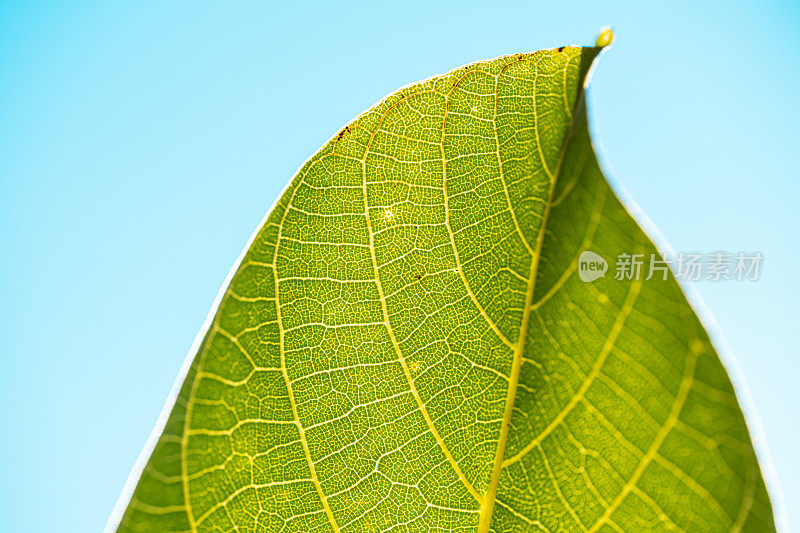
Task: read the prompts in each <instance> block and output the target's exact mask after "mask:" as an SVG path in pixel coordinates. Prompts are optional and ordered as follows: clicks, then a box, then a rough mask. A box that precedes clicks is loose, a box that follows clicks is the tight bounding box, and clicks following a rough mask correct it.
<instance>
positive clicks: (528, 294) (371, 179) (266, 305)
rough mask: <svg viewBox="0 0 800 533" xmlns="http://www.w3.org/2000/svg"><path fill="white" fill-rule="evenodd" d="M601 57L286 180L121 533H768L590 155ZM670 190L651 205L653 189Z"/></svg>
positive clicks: (455, 87) (384, 113)
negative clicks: (592, 80) (598, 266)
mask: <svg viewBox="0 0 800 533" xmlns="http://www.w3.org/2000/svg"><path fill="white" fill-rule="evenodd" d="M598 52H599V48H580V47H565V48H559V49H553V50H544V51H541V52H537V53H534V54H520V55H514V56H507V57H502V58H498V59H495V60H492V61H488V62H479V63H475V64H472V65H469V66H466V67H463V68H461V69H458V70H456V71H453V72H451V73H449V74H446V75H443V76H440V77H436V78H432V79H430V80H427V81H424V82H421V83H418V84H416V85H412V86H410V87H407V88H405V89H402V90H400V91H398V92H397V93H394V94H392V95H390V96H389V97H387V98H386V99H384V100H383V101H381V102H380V103H378V104H377V105H376V106H375V107H373V108H372V109H370V110H369V111H367V112H366V113H364V114H363V115H361V116H360V117H358V118H357V119H356V120H355V121H353V122H352V123H351V124H349V125H348V126H347V127H346V128H345V129H343V130H342V131H341V132H340V133H339V134H338V135H336V136H335V137H334V138H333V139H331V141H330V142H328V143H327V144H326V145H325V146H324V147H323V148H322V149H321V150H320V151H319V152H318V153H317V154H316V155H315V156H314V157H312V158H311V159H310V160H309V162H308V163H307V164H306V165H305V166H304V167H303V168H302V169H301V170H300V172H299V173H298V175H297V176H296V177H295V178H294V179H293V180H292V182H291V184H290V186H289V187H288V189H287V190H286V192H285V193H284V195H283V196H282V197H281V199H280V200H279V202H278V203H277V205H276V207H275V208H274V210H273V211H272V212H271V214H270V215H269V217H268V218H267V220H266V222H265V224H264V226H263V227H262V228H261V229H260V231H259V233H258V234H257V236H256V238H255V240H254V242H253V244H252V246H251V247H250V249H249V250H248V251H247V252H246V254H245V256H244V259H243V261H242V263H241V265H240V266H239V268H238V270H237V272H236V273H235V275H234V277H233V279H232V281H231V283H230V286H229V287H228V288H227V292H226V293H225V296H224V298H223V299H222V302H221V304H220V307H219V309H218V310H217V312H216V315H215V317H214V319H213V322H212V325H211V327H210V329H209V331H208V333H207V334H206V336H205V339H204V341H203V342H202V344H201V345H200V348H199V350H198V353H197V354H196V355H195V358H194V360H193V362H192V365H191V367H190V369H189V371H188V375H187V377H186V380H185V382H184V384H183V387H182V388H181V390H180V393H179V395H178V398H177V401H176V403H175V405H174V407H173V409H172V412H171V414H170V416H169V418H168V420H167V422H166V426H165V428H164V431H163V433H162V435H161V437H160V439H159V440H158V442H157V444H156V447H155V449H154V451H153V453H152V455H151V457H150V459H149V461H148V462H147V464H146V466H145V468H144V470H143V472H142V473H141V476H140V478H139V481H138V484H137V485H136V488H135V490H134V492H133V494H132V495H131V496H130V499H129V500H128V501H127V502H126V503H127V507H126V508H125V512H124V514H123V515H122V516H121V521H120V523H119V524H118V530H119V531H124V532H138V531H142V532H144V531H147V532H151V531H188V532H201V531H202V532H205V531H225V532H233V531H237V532H256V531H269V532H272V531H276V532H290V531H302V532H307V531H315V532H323V531H336V532H338V531H353V532H362V531H366V532H369V531H384V532H410V531H464V532H467V531H470V532H473V531H479V532H487V531H496V532H500V531H503V532H508V531H520V532H522V531H546V532H549V531H552V532H555V531H589V532H594V531H601V530H602V531H614V530H616V531H657V530H664V531H703V532H709V531H744V530H746V531H758V532H763V531H769V530H773V529H774V522H773V518H772V510H771V506H770V501H769V498H768V495H767V492H766V490H765V486H764V482H763V479H762V476H761V472H760V469H759V465H758V462H757V460H756V456H755V454H754V451H753V447H752V445H751V442H750V437H749V434H748V430H747V426H746V424H745V421H744V418H743V416H742V412H741V410H740V408H739V405H738V402H737V400H736V397H735V395H734V391H733V389H732V387H731V383H730V381H729V378H728V376H727V374H726V372H725V370H724V368H723V366H722V364H721V363H720V360H719V358H718V356H717V354H716V352H715V350H714V348H713V347H712V345H711V344H710V343H709V340H708V337H707V335H706V333H705V331H704V329H703V327H702V326H701V325H700V323H699V322H698V319H697V317H696V316H695V314H694V312H693V311H692V308H691V307H690V306H689V304H688V303H687V301H686V299H685V297H684V296H683V294H682V292H681V290H680V288H679V286H678V284H677V283H676V282H675V280H674V279H673V278H672V277H671V276H668V278H667V279H662V275H661V273H660V272H659V273H657V274H656V275H654V276H652V277H650V279H646V278H647V272H642V275H641V276H640V277H638V279H637V278H634V279H624V280H615V279H613V274H611V275H607V276H606V277H604V278H601V279H598V280H596V281H594V282H592V283H583V282H582V281H581V280H580V279H579V277H578V275H577V260H578V256H579V254H580V253H581V251H583V250H586V249H591V250H593V251H594V252H596V253H598V254H600V255H602V256H604V257H606V258H615V257H616V256H618V255H619V254H621V253H628V254H634V253H639V254H644V257H649V256H650V254H655V256H656V257H658V252H657V251H656V249H655V248H654V247H653V245H652V243H651V241H650V240H649V239H648V238H647V236H646V235H645V234H644V233H643V232H642V230H641V229H640V228H639V226H638V225H637V224H636V222H635V221H634V220H633V219H632V218H631V216H630V215H629V214H628V213H627V211H626V210H625V209H624V207H623V206H622V205H621V204H620V202H619V201H618V200H617V198H616V196H615V195H614V193H613V191H611V190H610V188H609V186H608V184H607V182H606V180H605V178H604V177H603V175H602V173H601V171H600V169H599V167H598V164H597V160H596V157H595V155H594V152H593V150H592V146H591V142H590V138H589V132H588V127H587V122H586V109H585V104H584V100H583V94H582V91H583V85H584V81H585V78H586V75H587V72H588V69H589V67H590V66H591V64H592V62H593V61H594V59H595V57H596V55H597V54H598ZM662 185H663V186H667V185H666V184H662Z"/></svg>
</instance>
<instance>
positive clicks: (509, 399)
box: [478, 90, 584, 533]
mask: <svg viewBox="0 0 800 533" xmlns="http://www.w3.org/2000/svg"><path fill="white" fill-rule="evenodd" d="M583 96H584V93H583V90H581V93H580V95H579V96H578V100H577V102H576V104H575V109H576V110H577V112H576V113H574V115H573V117H572V120H571V121H570V125H569V127H568V128H567V133H566V136H565V137H564V145H563V146H562V148H561V153H560V154H559V157H558V163H557V165H556V170H555V172H554V173H553V174H552V177H551V180H550V182H551V183H550V190H549V191H548V195H547V202H546V203H545V208H544V213H543V214H542V224H541V226H540V227H539V233H538V235H537V236H536V247H535V248H534V255H533V257H532V258H531V268H530V274H529V277H528V288H527V291H528V293H527V295H526V297H525V310H524V312H523V314H522V323H521V324H520V329H519V336H518V337H517V346H516V348H515V349H514V355H513V359H512V363H511V374H510V377H509V383H508V392H507V393H506V402H505V411H504V413H503V421H502V424H501V426H500V437H499V439H498V441H497V450H496V452H495V457H494V465H493V467H492V477H491V478H490V480H489V487H488V488H487V490H486V493H485V494H484V497H483V502H482V504H481V509H480V516H479V519H478V533H488V531H489V528H490V527H491V524H492V515H493V512H494V505H495V501H496V500H497V489H498V487H499V485H500V475H501V474H502V472H503V457H504V456H505V451H506V444H507V442H508V432H509V428H510V427H511V415H512V414H513V412H514V400H515V399H516V396H517V385H518V384H519V373H520V369H521V368H522V354H523V352H524V351H525V340H526V339H527V337H528V325H529V323H530V317H531V313H532V312H533V309H532V308H533V293H534V290H535V288H536V276H537V274H538V270H539V262H540V259H541V256H542V245H543V244H544V234H545V229H546V228H547V222H548V219H549V216H550V208H551V206H552V204H553V196H554V193H555V190H556V184H557V182H558V177H559V175H560V174H561V166H562V164H563V162H564V157H565V155H566V153H567V147H568V146H569V144H570V140H571V138H572V131H573V128H574V126H575V122H576V121H577V120H578V118H579V117H580V115H581V113H582V110H581V106H582V105H583ZM537 120H538V118H537ZM537 131H538V130H537ZM537 137H538V134H537ZM543 159H544V158H542V160H543ZM542 162H543V164H544V160H543V161H542ZM544 165H545V167H544V168H545V170H546V169H547V167H546V164H544Z"/></svg>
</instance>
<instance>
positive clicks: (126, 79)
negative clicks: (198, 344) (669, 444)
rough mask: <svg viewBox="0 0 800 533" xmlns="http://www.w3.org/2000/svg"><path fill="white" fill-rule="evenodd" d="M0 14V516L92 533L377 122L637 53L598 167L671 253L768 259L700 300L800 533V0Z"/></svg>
mask: <svg viewBox="0 0 800 533" xmlns="http://www.w3.org/2000/svg"><path fill="white" fill-rule="evenodd" d="M201 4H202V3H197V2H185V3H181V2H175V3H172V2H170V3H162V2H159V3H156V2H136V3H127V4H123V3H112V2H102V3H101V2H96V3H88V2H57V1H53V2H14V1H11V0H6V1H4V2H0V253H1V254H2V256H0V257H1V260H0V274H2V275H1V276H0V296H2V300H0V302H1V303H0V320H2V323H3V334H2V335H0V356H2V365H3V371H2V373H0V395H1V396H0V404H2V419H3V421H4V427H5V429H6V432H7V433H8V434H7V435H6V436H5V437H4V438H3V439H0V452H1V453H2V457H3V458H4V466H3V468H2V475H0V523H2V529H4V530H8V531H61V532H72V531H75V532H78V531H98V530H100V529H101V528H102V527H103V525H104V523H105V521H106V519H107V517H108V515H109V513H110V512H111V509H112V507H113V505H114V502H115V500H116V499H117V497H118V495H119V493H120V490H121V489H122V485H123V483H124V480H125V478H126V476H127V474H128V472H129V470H130V468H131V466H132V465H133V462H134V460H135V459H136V456H137V455H138V453H139V451H140V449H141V447H142V446H143V444H144V442H145V440H146V439H147V436H148V434H149V432H150V430H151V428H152V426H153V424H154V423H155V421H156V418H157V417H158V414H159V412H160V410H161V407H162V404H163V402H164V400H165V398H166V396H167V393H168V392H169V390H170V387H171V385H172V381H173V379H174V378H175V376H176V374H177V372H178V369H179V368H180V366H181V363H182V361H183V358H184V356H185V354H186V352H187V350H188V349H189V346H190V345H191V343H192V340H193V339H194V336H195V334H196V333H197V331H198V330H199V328H200V326H201V324H202V322H203V319H204V317H205V315H206V313H207V312H208V309H209V308H210V306H211V303H212V301H213V299H214V296H215V294H216V293H217V291H218V289H219V286H220V284H221V283H222V281H223V279H224V278H225V275H226V274H227V272H228V269H229V268H230V266H231V265H232V264H233V262H234V260H235V259H236V257H237V256H238V254H239V252H240V251H241V248H242V247H243V246H244V245H245V243H246V241H247V239H248V237H249V236H250V233H251V232H252V230H253V228H254V227H255V226H256V225H257V223H258V222H259V220H260V219H261V218H262V216H263V215H264V212H265V211H266V210H267V209H268V208H269V206H270V205H271V204H272V202H273V201H274V199H275V197H276V196H277V195H278V193H279V192H280V190H281V189H282V188H283V186H284V184H285V183H286V182H287V180H289V179H290V178H291V176H292V175H293V174H294V172H295V171H296V169H297V168H298V167H299V165H300V164H301V163H302V162H303V161H304V160H305V159H306V158H307V157H308V156H309V155H310V154H312V153H313V152H314V151H315V150H317V149H318V148H319V147H320V146H321V145H322V143H323V142H324V141H325V140H327V139H328V137H330V136H331V135H332V134H333V133H335V132H336V131H338V129H339V128H340V127H341V126H342V125H343V124H345V123H346V122H348V121H349V120H350V119H352V118H353V117H354V116H355V115H357V114H358V113H359V112H361V111H362V110H364V109H366V108H367V107H369V106H370V105H372V104H373V103H374V102H375V101H377V100H378V99H380V98H381V97H383V96H384V95H385V94H387V93H389V92H391V91H393V90H395V89H396V88H398V87H400V86H402V85H406V84H407V83H409V82H411V81H415V80H418V79H421V78H426V77H429V76H431V75H434V74H438V73H442V72H445V71H448V70H450V69H451V68H453V67H456V66H459V65H462V64H464V63H468V62H471V61H474V60H477V59H485V58H490V57H495V56H497V55H502V54H505V53H513V52H521V51H532V50H537V49H539V48H545V47H551V46H559V45H564V44H591V43H593V42H594V38H595V36H596V34H597V31H598V29H599V28H600V27H601V26H603V25H605V24H611V25H613V26H614V29H615V32H616V35H617V41H616V43H615V44H614V46H613V47H612V49H611V50H610V51H609V52H608V53H606V54H605V55H604V56H603V58H602V61H601V63H600V65H599V66H598V68H597V70H596V72H595V76H594V78H593V81H592V86H591V89H590V96H589V98H590V105H591V111H590V113H591V117H592V121H593V130H594V133H595V135H596V136H597V140H599V141H600V145H601V146H602V156H603V162H604V164H605V166H606V168H608V169H609V171H610V174H611V175H612V178H613V180H614V182H615V183H616V184H618V185H619V186H621V187H624V188H625V189H627V191H628V192H629V193H630V195H631V196H632V197H633V198H634V199H635V200H636V201H637V203H638V204H639V205H640V206H641V208H642V209H643V211H644V212H645V213H647V215H648V216H649V217H650V218H651V219H652V220H653V222H654V223H655V225H656V226H658V228H659V229H660V231H661V233H662V234H663V235H664V237H665V238H666V240H667V241H668V242H669V243H670V244H671V245H672V247H673V248H674V249H675V250H676V251H703V252H711V251H715V250H730V251H737V252H738V251H740V250H742V251H760V252H761V253H762V254H763V255H764V257H765V259H764V264H763V272H762V276H761V279H760V280H759V281H757V282H752V283H737V282H719V283H712V282H702V283H698V284H697V287H696V288H697V290H698V291H699V292H700V294H701V295H702V296H703V297H704V299H705V300H706V303H707V305H708V307H709V309H710V310H711V312H712V313H713V314H714V316H715V317H716V319H717V321H718V322H719V325H720V329H721V330H722V332H723V334H724V335H725V337H726V338H727V340H728V344H729V345H730V347H731V350H732V352H733V353H734V354H735V355H736V357H737V359H738V361H739V364H740V366H741V367H742V369H743V373H744V375H745V377H746V380H747V382H748V383H749V385H750V392H751V395H752V397H753V400H754V404H755V406H756V408H757V410H758V413H759V414H760V418H761V421H762V425H763V427H764V433H765V435H766V440H767V443H768V446H769V449H770V451H771V456H772V460H773V463H774V465H775V469H776V471H777V477H778V479H779V482H780V486H781V488H782V491H783V494H784V500H785V502H786V510H787V511H788V516H789V523H790V524H793V525H794V526H795V527H796V528H800V454H798V453H797V449H798V445H800V427H799V426H798V424H797V423H796V420H797V409H798V407H800V387H798V386H797V383H798V380H800V359H799V358H798V350H797V341H796V339H795V338H794V335H795V334H796V333H797V317H796V313H797V302H798V301H800V250H798V242H800V240H799V239H798V238H797V232H798V230H800V214H799V213H800V210H798V208H797V205H798V201H800V171H798V170H797V168H798V166H797V159H796V157H797V154H798V153H799V152H800V137H798V135H797V123H798V120H799V119H800V105H799V104H798V102H797V98H796V93H797V87H798V86H800V32H798V31H797V28H800V4H797V3H794V5H793V4H792V3H791V2H788V1H787V2H783V3H780V2H773V1H764V2H750V3H746V2H729V3H721V2H720V3H705V4H704V5H702V6H698V5H695V3H693V2H671V3H669V4H667V3H661V5H655V4H654V5H646V6H643V5H640V3H633V2H632V3H628V4H624V3H620V4H615V3H610V2H593V3H587V2H577V1H576V2H570V3H569V4H568V5H562V4H559V3H553V2H549V3H547V4H546V5H542V6H536V5H533V4H532V3H529V2H524V3H523V2H520V3H503V2H498V3H496V4H493V5H492V6H491V7H489V4H487V3H486V2H480V3H478V2H474V3H473V2H459V3H454V4H451V5H449V6H448V5H438V4H434V3H432V2H414V1H409V2H403V3H401V4H398V3H393V4H387V5H386V6H382V5H373V4H369V3H364V4H343V3H340V2H326V3H322V4H319V5H314V4H307V5H304V6H301V5H290V3H285V4H282V5H274V6H268V5H266V4H265V3H258V2H252V3H249V2H237V3H235V4H234V3H208V4H207V5H201Z"/></svg>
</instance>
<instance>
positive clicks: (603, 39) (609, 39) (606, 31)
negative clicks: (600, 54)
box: [595, 26, 614, 48]
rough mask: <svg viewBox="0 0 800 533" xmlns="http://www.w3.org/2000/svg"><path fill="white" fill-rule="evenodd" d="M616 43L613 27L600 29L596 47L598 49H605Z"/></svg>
mask: <svg viewBox="0 0 800 533" xmlns="http://www.w3.org/2000/svg"><path fill="white" fill-rule="evenodd" d="M613 42H614V30H613V29H612V28H611V26H603V27H602V28H600V33H599V34H598V35H597V41H595V46H597V47H598V48H605V47H606V46H608V45H610V44H611V43H613Z"/></svg>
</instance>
